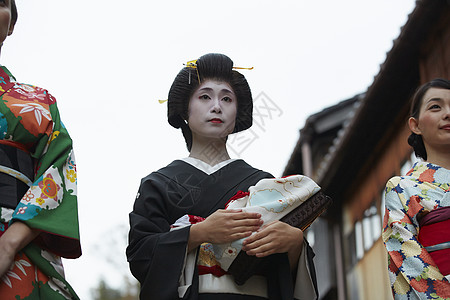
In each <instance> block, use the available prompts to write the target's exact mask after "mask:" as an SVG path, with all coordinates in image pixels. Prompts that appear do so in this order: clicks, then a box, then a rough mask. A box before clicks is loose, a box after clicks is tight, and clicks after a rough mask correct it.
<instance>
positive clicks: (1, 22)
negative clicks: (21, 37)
mask: <svg viewBox="0 0 450 300" xmlns="http://www.w3.org/2000/svg"><path fill="white" fill-rule="evenodd" d="M13 29H14V25H13V24H12V23H11V0H0V46H1V45H3V42H4V41H5V39H6V37H7V36H8V35H11V34H12V32H13Z"/></svg>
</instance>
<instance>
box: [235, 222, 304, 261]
mask: <svg viewBox="0 0 450 300" xmlns="http://www.w3.org/2000/svg"><path fill="white" fill-rule="evenodd" d="M242 246H243V247H242V250H244V251H245V252H246V253H247V254H248V255H255V256H256V257H265V256H268V255H271V254H274V253H285V252H287V253H288V256H289V263H290V265H291V268H294V267H295V266H297V262H298V258H299V257H300V254H301V252H302V246H303V231H301V230H300V229H298V228H295V227H292V226H290V225H289V224H286V223H284V222H281V221H275V222H272V223H269V224H267V225H264V226H263V227H261V229H259V230H258V231H257V232H256V233H255V234H253V235H252V236H251V237H249V238H247V239H245V240H244V242H243V243H242Z"/></svg>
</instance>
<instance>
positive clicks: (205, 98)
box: [199, 94, 209, 100]
mask: <svg viewBox="0 0 450 300" xmlns="http://www.w3.org/2000/svg"><path fill="white" fill-rule="evenodd" d="M199 99H202V100H208V99H209V96H208V95H206V94H205V95H201V96H200V97H199Z"/></svg>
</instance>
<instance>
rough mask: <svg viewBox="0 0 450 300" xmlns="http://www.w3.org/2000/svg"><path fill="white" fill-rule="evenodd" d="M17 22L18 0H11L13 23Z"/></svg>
mask: <svg viewBox="0 0 450 300" xmlns="http://www.w3.org/2000/svg"><path fill="white" fill-rule="evenodd" d="M16 22H17V6H16V1H15V0H11V23H12V24H13V25H15V24H16Z"/></svg>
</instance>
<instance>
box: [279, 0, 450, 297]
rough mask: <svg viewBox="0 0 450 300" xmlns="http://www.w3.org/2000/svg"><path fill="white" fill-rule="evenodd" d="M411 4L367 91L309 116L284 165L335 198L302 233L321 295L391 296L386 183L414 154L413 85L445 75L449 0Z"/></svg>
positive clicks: (449, 60)
mask: <svg viewBox="0 0 450 300" xmlns="http://www.w3.org/2000/svg"><path fill="white" fill-rule="evenodd" d="M416 3H417V4H416V8H415V9H414V11H413V12H412V13H411V14H410V15H409V18H408V21H407V22H406V24H405V25H404V26H403V27H402V30H401V33H400V35H399V37H398V38H397V39H396V40H395V41H394V45H393V48H392V49H391V50H390V51H389V52H388V53H387V56H386V60H385V62H384V63H383V64H382V65H381V66H380V71H379V73H378V75H377V76H376V77H375V78H374V82H373V83H372V85H371V86H370V87H369V88H368V89H367V92H366V93H364V94H361V95H357V96H355V97H354V98H352V99H348V100H345V101H341V102H339V103H338V104H337V105H335V106H332V107H329V108H326V109H324V110H323V111H321V112H319V113H317V114H315V115H312V116H310V117H309V118H308V119H307V121H306V124H305V126H304V128H303V129H301V130H300V139H299V141H298V143H297V145H296V147H295V149H294V151H293V153H292V156H291V158H290V160H289V162H288V165H287V166H286V168H285V171H284V175H289V174H298V173H300V174H305V175H308V176H310V177H311V178H313V179H314V180H315V181H316V182H317V183H318V184H319V185H320V186H322V189H323V191H324V192H325V193H326V194H328V195H330V196H331V197H332V198H333V200H334V203H333V206H332V207H331V208H330V209H329V210H328V211H327V213H326V214H325V215H324V216H323V217H321V218H320V219H319V220H318V221H316V222H315V223H314V224H313V226H312V227H311V228H310V229H309V230H308V233H307V235H308V238H309V240H310V241H311V243H312V244H313V248H314V250H315V252H316V258H315V261H316V269H317V273H318V278H319V293H320V299H338V300H347V299H349V300H355V299H361V300H370V299H376V300H380V299H392V293H391V289H390V284H389V280H388V273H387V252H386V249H385V248H384V245H383V242H382V240H381V230H382V228H381V227H382V218H383V215H384V200H383V197H384V196H383V195H384V187H385V184H386V182H387V181H388V179H389V178H390V177H392V176H394V175H398V174H402V173H405V171H406V169H409V168H410V166H411V164H412V160H415V157H414V156H413V155H412V149H411V148H410V147H409V145H408V144H407V137H408V135H409V133H410V132H409V129H408V128H407V124H406V120H407V117H408V110H409V101H410V98H411V96H412V95H413V93H414V91H415V90H416V89H417V87H418V86H419V85H421V84H422V83H425V82H427V81H429V80H431V79H433V78H437V77H441V78H450V1H448V0H418V1H417V2H416Z"/></svg>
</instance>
